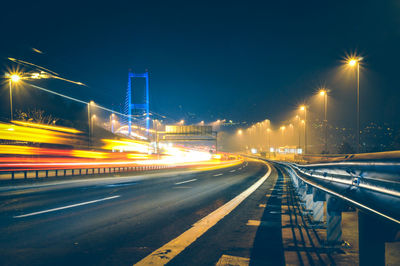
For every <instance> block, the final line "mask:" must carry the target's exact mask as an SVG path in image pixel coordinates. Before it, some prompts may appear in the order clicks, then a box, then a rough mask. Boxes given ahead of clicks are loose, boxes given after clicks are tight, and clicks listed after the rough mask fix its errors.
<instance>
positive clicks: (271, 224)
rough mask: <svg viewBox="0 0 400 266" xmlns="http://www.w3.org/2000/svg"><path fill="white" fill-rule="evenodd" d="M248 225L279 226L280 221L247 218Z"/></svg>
mask: <svg viewBox="0 0 400 266" xmlns="http://www.w3.org/2000/svg"><path fill="white" fill-rule="evenodd" d="M246 225H248V226H257V227H258V226H267V227H280V226H281V223H280V222H279V223H278V222H275V221H272V222H270V221H259V220H248V221H247V224H246Z"/></svg>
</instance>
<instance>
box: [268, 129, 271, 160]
mask: <svg viewBox="0 0 400 266" xmlns="http://www.w3.org/2000/svg"><path fill="white" fill-rule="evenodd" d="M267 139H268V140H267V142H268V158H271V129H270V128H267Z"/></svg>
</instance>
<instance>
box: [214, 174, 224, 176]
mask: <svg viewBox="0 0 400 266" xmlns="http://www.w3.org/2000/svg"><path fill="white" fill-rule="evenodd" d="M221 175H223V174H216V175H214V176H221Z"/></svg>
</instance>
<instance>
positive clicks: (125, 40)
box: [0, 0, 400, 124]
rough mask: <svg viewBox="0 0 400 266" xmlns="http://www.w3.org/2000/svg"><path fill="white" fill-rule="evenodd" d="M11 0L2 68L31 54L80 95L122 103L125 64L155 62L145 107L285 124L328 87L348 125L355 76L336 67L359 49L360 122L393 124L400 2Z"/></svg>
mask: <svg viewBox="0 0 400 266" xmlns="http://www.w3.org/2000/svg"><path fill="white" fill-rule="evenodd" d="M8 2H9V3H6V4H5V3H2V8H1V11H0V12H1V16H0V21H1V29H2V30H1V32H2V38H1V42H0V55H1V58H2V70H3V72H4V71H6V70H7V67H9V66H10V65H11V64H10V62H9V61H7V60H6V58H7V57H15V58H18V59H22V60H26V61H29V62H33V63H35V64H38V65H41V66H44V67H47V68H50V69H52V70H54V71H56V72H58V73H60V74H61V75H62V76H64V77H66V78H69V79H72V80H77V81H81V82H84V83H85V84H87V85H88V87H87V88H83V87H79V86H72V85H69V84H65V83H58V84H59V85H57V86H53V87H52V89H54V90H56V91H59V92H63V93H66V94H68V95H71V96H74V97H78V98H81V99H83V100H90V99H93V100H95V101H96V102H98V103H101V104H103V105H105V106H108V107H111V106H114V108H117V109H118V108H119V107H118V105H119V104H121V103H123V101H124V97H125V91H126V84H127V73H128V69H130V68H131V69H133V70H134V71H136V72H143V71H145V69H148V70H149V73H150V96H151V100H150V101H151V106H150V108H151V109H152V110H154V111H156V112H158V113H162V114H166V115H168V116H170V117H172V118H175V119H177V120H178V119H181V118H184V116H185V114H187V113H192V114H195V115H196V117H197V118H198V121H200V120H205V121H212V120H216V119H218V118H219V119H223V118H226V119H232V120H234V121H238V120H239V121H248V122H250V123H251V122H255V121H259V120H264V119H266V118H269V119H271V120H272V121H273V122H275V123H280V121H281V120H284V119H287V118H288V116H289V114H290V112H291V111H293V110H294V109H296V107H297V105H298V104H299V103H302V102H303V101H304V100H308V99H311V96H312V95H313V94H315V92H316V90H317V88H318V86H320V85H325V86H327V87H328V88H329V89H331V91H332V92H331V96H330V97H331V100H330V103H331V105H330V109H329V112H330V115H331V119H330V120H331V121H333V122H335V123H344V124H346V123H350V124H351V123H354V119H353V118H355V113H354V111H355V107H354V103H355V98H354V96H355V81H354V79H352V78H348V77H347V78H345V77H344V75H342V74H340V71H339V68H340V65H341V59H342V57H343V56H344V55H345V54H346V53H351V52H354V51H357V52H359V53H360V54H361V55H363V56H364V58H365V59H364V65H363V70H362V76H361V90H362V95H361V110H362V121H363V123H366V122H368V121H378V122H384V121H389V122H393V121H395V123H398V121H397V120H398V119H397V117H396V116H397V114H398V113H399V110H400V107H399V106H398V103H399V96H400V88H399V76H400V75H399V65H400V52H399V47H400V15H399V14H400V2H399V1H392V0H388V1H259V2H256V1H254V2H253V1H238V2H236V1H227V2H221V1H210V2H207V1H183V2H174V1H159V2H158V1H142V2H138V1H126V3H119V2H117V1H108V2H105V3H104V1H96V2H93V3H90V4H88V3H84V2H83V1H81V2H79V3H75V4H70V3H69V2H68V1H65V2H63V3H61V2H59V1H53V2H37V1H30V2H24V1H22V2H21V1H8ZM32 48H36V49H39V50H41V51H43V52H44V54H39V53H35V52H33V51H32ZM311 108H314V112H315V113H318V111H319V110H320V109H318V108H319V107H318V106H314V107H313V106H311ZM396 119H397V120H396Z"/></svg>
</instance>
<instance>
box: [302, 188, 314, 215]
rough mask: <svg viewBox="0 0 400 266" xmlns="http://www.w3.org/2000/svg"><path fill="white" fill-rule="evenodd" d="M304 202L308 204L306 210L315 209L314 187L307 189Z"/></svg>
mask: <svg viewBox="0 0 400 266" xmlns="http://www.w3.org/2000/svg"><path fill="white" fill-rule="evenodd" d="M304 200H305V202H306V209H307V210H311V209H312V207H313V187H312V186H310V185H307V187H306V190H305V194H304Z"/></svg>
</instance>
